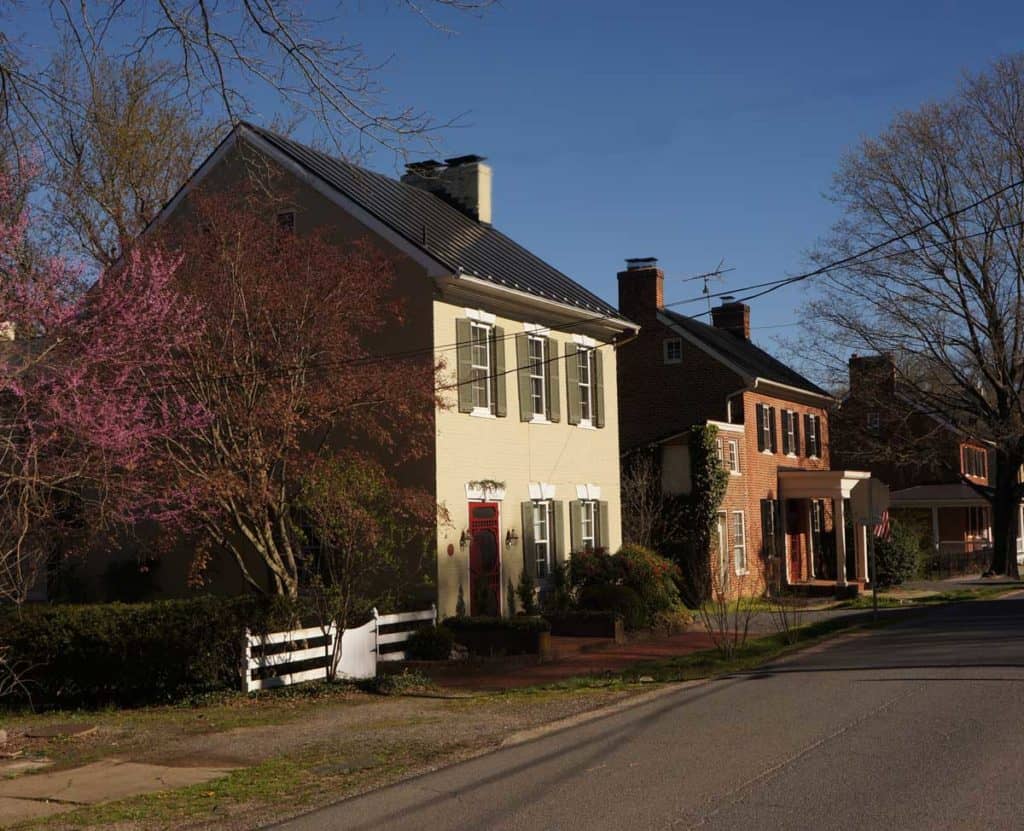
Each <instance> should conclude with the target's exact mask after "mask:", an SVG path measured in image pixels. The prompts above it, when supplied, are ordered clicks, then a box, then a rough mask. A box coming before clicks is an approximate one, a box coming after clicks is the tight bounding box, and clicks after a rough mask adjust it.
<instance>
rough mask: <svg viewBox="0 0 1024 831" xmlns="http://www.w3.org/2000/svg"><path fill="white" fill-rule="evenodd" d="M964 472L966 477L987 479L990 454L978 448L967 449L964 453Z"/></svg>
mask: <svg viewBox="0 0 1024 831" xmlns="http://www.w3.org/2000/svg"><path fill="white" fill-rule="evenodd" d="M963 470H964V474H965V475H966V476H973V477H975V478H978V479H987V478H988V453H986V452H985V451H984V450H981V449H980V448H977V447H965V448H964V451H963Z"/></svg>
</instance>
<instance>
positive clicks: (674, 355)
mask: <svg viewBox="0 0 1024 831" xmlns="http://www.w3.org/2000/svg"><path fill="white" fill-rule="evenodd" d="M664 348H665V363H667V364H678V363H681V362H682V360H683V341H682V339H681V338H668V339H666V340H665V341H664Z"/></svg>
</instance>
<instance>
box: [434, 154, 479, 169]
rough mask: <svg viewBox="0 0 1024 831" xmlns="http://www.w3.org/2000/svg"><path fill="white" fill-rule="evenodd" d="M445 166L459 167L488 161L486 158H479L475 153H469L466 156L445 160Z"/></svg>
mask: <svg viewBox="0 0 1024 831" xmlns="http://www.w3.org/2000/svg"><path fill="white" fill-rule="evenodd" d="M444 161H445V164H447V165H448V167H458V166H459V165H463V164H473V163H474V162H485V161H487V157H486V156H478V155H476V154H475V153H469V154H468V155H466V156H452V157H451V158H450V159H445V160H444Z"/></svg>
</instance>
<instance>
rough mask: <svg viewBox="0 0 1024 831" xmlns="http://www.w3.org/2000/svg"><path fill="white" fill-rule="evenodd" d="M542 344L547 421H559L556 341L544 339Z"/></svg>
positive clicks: (560, 416)
mask: <svg viewBox="0 0 1024 831" xmlns="http://www.w3.org/2000/svg"><path fill="white" fill-rule="evenodd" d="M544 343H545V346H544V354H545V355H546V356H547V360H548V362H547V364H546V365H545V367H544V369H545V374H544V377H545V379H546V383H547V385H548V389H547V404H548V421H560V420H561V418H562V408H561V407H560V406H559V399H560V396H561V395H562V390H561V387H559V386H558V341H556V340H555V339H554V338H546V339H545V342H544Z"/></svg>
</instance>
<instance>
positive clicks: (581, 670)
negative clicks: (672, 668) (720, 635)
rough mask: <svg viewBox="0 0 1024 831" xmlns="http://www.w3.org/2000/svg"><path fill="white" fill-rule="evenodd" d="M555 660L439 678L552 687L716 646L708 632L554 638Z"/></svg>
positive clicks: (478, 684)
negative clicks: (621, 639)
mask: <svg viewBox="0 0 1024 831" xmlns="http://www.w3.org/2000/svg"><path fill="white" fill-rule="evenodd" d="M551 640H552V651H553V653H554V658H553V660H551V661H547V662H545V663H543V664H526V665H521V666H514V667H510V666H508V665H507V664H505V663H503V662H501V661H496V662H495V663H494V664H492V665H489V664H486V663H484V664H476V665H473V666H467V667H466V671H465V672H464V673H452V674H446V675H445V677H440V678H437V683H438V684H439V685H440V686H442V687H449V688H453V689H464V690H470V689H472V690H507V689H514V688H516V687H529V686H532V685H534V684H552V683H555V682H557V681H564V680H565V679H567V678H574V677H576V676H579V675H601V674H602V673H605V672H619V671H621V670H624V669H627V668H628V667H630V666H632V665H633V664H636V663H640V662H642V661H656V660H660V659H664V658H672V657H676V656H679V655H688V654H690V653H691V652H698V651H700V650H702V649H710V648H711V647H712V645H713V644H712V643H711V637H710V636H709V635H708V634H707V633H706V632H683V633H682V634H679V635H671V636H668V637H660V638H650V639H648V640H641V641H635V642H632V643H627V644H616V643H615V642H614V641H612V640H608V639H604V638H552V639H551Z"/></svg>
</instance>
